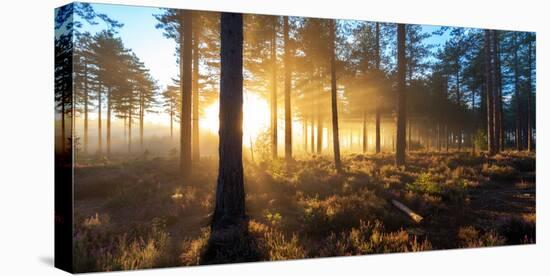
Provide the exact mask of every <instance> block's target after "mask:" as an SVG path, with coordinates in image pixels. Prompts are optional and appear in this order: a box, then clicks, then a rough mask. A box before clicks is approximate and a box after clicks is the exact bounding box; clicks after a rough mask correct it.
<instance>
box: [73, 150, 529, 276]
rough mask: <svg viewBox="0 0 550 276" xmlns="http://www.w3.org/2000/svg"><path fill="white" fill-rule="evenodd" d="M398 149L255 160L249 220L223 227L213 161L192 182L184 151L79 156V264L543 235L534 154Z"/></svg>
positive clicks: (321, 253) (82, 267)
mask: <svg viewBox="0 0 550 276" xmlns="http://www.w3.org/2000/svg"><path fill="white" fill-rule="evenodd" d="M392 157H393V155H389V154H388V155H384V154H381V155H362V154H351V155H348V156H346V157H345V158H344V160H343V164H344V165H345V168H346V169H345V173H343V174H342V175H338V174H336V172H335V169H334V166H333V165H332V162H331V160H330V159H329V158H328V157H319V156H313V157H307V158H305V159H299V160H296V161H295V162H293V163H292V164H289V165H286V164H285V163H283V162H274V163H272V162H265V163H264V162H261V163H259V164H251V163H250V162H246V163H245V173H246V175H245V179H246V192H247V195H246V204H247V212H248V215H249V218H250V220H249V222H248V226H247V229H244V231H243V229H228V230H227V231H224V232H221V233H216V234H215V235H212V234H211V232H210V229H209V227H208V225H209V222H210V219H209V214H210V213H211V211H212V209H213V206H212V204H213V194H214V191H215V189H214V187H215V181H216V172H217V171H216V166H217V162H216V160H202V161H201V163H200V165H199V166H197V167H196V168H194V172H195V175H194V177H193V181H192V183H189V184H187V185H183V184H182V183H181V181H179V180H178V176H177V161H176V160H170V159H165V158H156V157H151V156H142V157H139V158H135V159H131V160H129V159H124V160H122V159H121V160H115V159H113V160H100V161H98V160H91V159H90V160H81V162H80V163H79V164H78V166H77V168H76V170H75V177H76V179H77V181H76V183H75V210H76V215H75V219H76V225H75V234H74V240H75V266H76V271H103V270H120V269H138V268H151V267H165V266H180V265H197V264H210V263H226V262H236V261H241V262H246V261H260V260H287V259H299V258H312V257H326V256H342V255H362V254H374V253H388V252H412V251H423V250H434V249H446V248H461V247H481V246H497V245H505V244H526V243H527V244H528V243H534V242H535V194H536V191H535V156H534V154H529V153H516V152H507V153H503V154H500V155H497V156H495V157H493V158H488V157H486V156H485V155H477V156H471V155H470V154H467V153H422V152H415V153H411V154H410V155H409V161H408V163H409V164H410V165H408V166H407V167H402V168H398V167H394V166H393V165H392V163H393V159H392ZM392 199H396V200H399V201H400V202H402V203H403V204H405V205H406V206H408V207H409V208H411V209H412V210H414V211H415V212H417V213H418V214H420V215H422V216H423V217H424V219H423V220H422V222H421V223H418V224H417V223H415V222H414V221H412V220H411V219H410V218H409V217H408V216H407V215H406V214H404V213H402V212H401V211H400V210H399V209H397V208H395V207H394V206H392V204H391V200H392ZM243 232H244V233H245V234H244V235H243V234H240V233H243ZM238 233H239V234H238Z"/></svg>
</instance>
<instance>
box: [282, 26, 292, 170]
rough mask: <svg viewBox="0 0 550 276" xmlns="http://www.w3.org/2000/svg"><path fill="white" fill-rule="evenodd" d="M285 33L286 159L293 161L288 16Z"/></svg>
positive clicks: (284, 27) (284, 28)
mask: <svg viewBox="0 0 550 276" xmlns="http://www.w3.org/2000/svg"><path fill="white" fill-rule="evenodd" d="M283 32H284V43H285V58H284V66H285V159H286V160H287V161H290V160H291V159H292V116H291V113H290V85H291V79H290V73H291V72H290V70H291V69H290V40H289V37H288V35H289V26H288V16H285V17H283Z"/></svg>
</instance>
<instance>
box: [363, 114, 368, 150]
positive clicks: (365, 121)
mask: <svg viewBox="0 0 550 276" xmlns="http://www.w3.org/2000/svg"><path fill="white" fill-rule="evenodd" d="M367 144H368V140H367V111H366V110H364V109H363V153H366V152H367Z"/></svg>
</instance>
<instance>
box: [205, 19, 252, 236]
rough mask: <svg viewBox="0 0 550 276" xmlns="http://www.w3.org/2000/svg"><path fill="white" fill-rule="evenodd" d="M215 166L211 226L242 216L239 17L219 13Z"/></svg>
mask: <svg viewBox="0 0 550 276" xmlns="http://www.w3.org/2000/svg"><path fill="white" fill-rule="evenodd" d="M220 26H221V53H220V56H221V77H220V126H219V166H218V181H217V187H216V205H215V208H214V215H213V219H212V229H213V230H219V229H223V228H225V227H227V226H228V225H235V224H237V225H238V224H240V222H241V221H242V220H244V219H245V200H244V198H245V193H244V178H243V163H242V150H243V149H242V144H243V141H242V140H243V135H242V128H243V17H242V14H237V13H221V22H220Z"/></svg>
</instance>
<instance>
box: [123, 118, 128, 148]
mask: <svg viewBox="0 0 550 276" xmlns="http://www.w3.org/2000/svg"><path fill="white" fill-rule="evenodd" d="M127 120H128V119H127V118H126V116H124V121H123V122H122V124H123V125H124V127H123V128H124V143H126V141H127V140H128V132H126V131H127V129H126V125H127V123H126V121H127Z"/></svg>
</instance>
